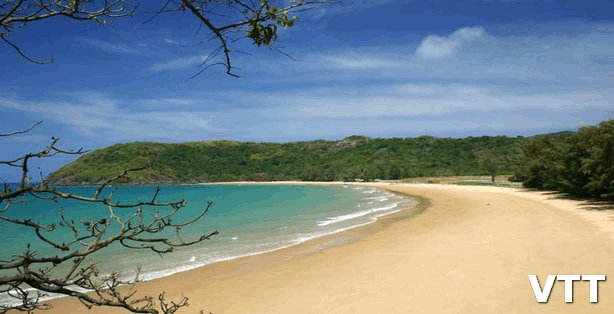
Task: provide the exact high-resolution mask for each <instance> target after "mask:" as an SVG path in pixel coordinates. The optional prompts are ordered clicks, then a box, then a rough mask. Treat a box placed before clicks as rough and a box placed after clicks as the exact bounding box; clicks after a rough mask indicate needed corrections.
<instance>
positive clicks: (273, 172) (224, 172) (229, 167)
mask: <svg viewBox="0 0 614 314" xmlns="http://www.w3.org/2000/svg"><path fill="white" fill-rule="evenodd" d="M524 140H525V139H524V138H510V137H504V136H496V137H487V136H483V137H467V138H463V139H456V138H436V137H431V136H421V137H418V138H389V139H384V138H368V137H363V136H351V137H348V138H345V139H343V140H340V141H324V140H318V141H311V142H293V143H284V144H279V143H239V142H230V141H204V142H192V143H176V144H164V143H145V142H137V143H129V144H117V145H113V146H110V147H107V148H104V149H99V150H95V151H93V152H91V153H88V154H86V155H84V156H82V157H80V158H79V159H77V160H76V161H74V162H72V163H70V164H68V165H66V166H64V167H62V168H60V169H59V170H57V171H56V172H54V173H53V174H51V175H50V176H49V180H50V182H53V183H55V184H95V183H98V182H100V181H101V180H103V179H104V178H106V177H109V176H112V175H114V174H116V173H118V172H119V171H120V170H121V168H122V167H126V166H129V167H131V166H138V165H141V164H143V163H151V168H150V169H146V170H144V171H141V172H138V173H133V174H130V175H129V176H128V177H127V179H126V180H125V181H124V183H131V184H154V183H158V184H160V183H161V184H172V183H195V182H214V181H242V180H255V181H265V180H266V181H268V180H297V179H298V180H305V181H333V180H338V181H344V180H352V181H353V180H354V179H365V180H368V181H369V180H374V179H400V178H406V177H417V176H435V175H484V174H490V171H488V170H487V169H486V168H484V166H483V165H482V164H481V163H480V158H479V157H480V156H481V155H483V153H484V151H491V152H496V154H497V155H498V156H501V158H500V163H499V165H498V167H499V171H500V172H501V173H512V172H513V170H514V169H513V168H514V160H515V159H517V157H518V154H519V153H520V152H519V150H518V145H519V143H520V142H522V141H524Z"/></svg>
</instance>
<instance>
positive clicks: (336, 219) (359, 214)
mask: <svg viewBox="0 0 614 314" xmlns="http://www.w3.org/2000/svg"><path fill="white" fill-rule="evenodd" d="M399 204H400V202H397V203H393V204H390V205H387V206H383V207H376V208H373V209H367V210H362V211H358V212H355V213H351V214H345V215H339V216H334V217H328V218H327V219H326V220H322V221H318V226H320V227H322V226H328V225H330V224H335V223H339V222H342V221H346V220H351V219H355V218H358V217H363V216H366V215H369V214H373V213H377V212H381V211H385V210H390V209H394V208H395V207H397V206H398V205H399Z"/></svg>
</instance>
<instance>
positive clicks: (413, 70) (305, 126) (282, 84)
mask: <svg viewBox="0 0 614 314" xmlns="http://www.w3.org/2000/svg"><path fill="white" fill-rule="evenodd" d="M155 3H156V2H155V1H151V2H148V4H155ZM145 11H147V10H146V8H145V9H143V8H142V10H140V12H141V13H139V14H137V15H135V16H134V17H132V18H128V19H122V20H115V21H114V22H113V23H112V24H111V25H107V26H101V25H97V24H88V23H79V22H75V21H70V20H61V19H58V20H49V21H47V22H41V23H38V24H31V25H30V26H28V27H27V28H26V29H24V30H21V31H19V32H18V33H15V34H13V35H12V37H11V38H12V39H13V40H14V41H16V42H18V43H20V45H21V46H22V47H23V49H24V50H25V51H27V52H28V54H30V55H31V56H33V57H36V58H39V59H44V58H49V57H52V58H53V59H54V62H53V63H52V64H49V65H35V64H30V63H27V62H25V61H24V60H23V59H21V58H20V57H18V56H17V55H16V54H15V53H14V51H12V50H11V49H10V48H9V47H7V46H5V45H4V46H0V58H1V59H2V60H3V62H2V71H0V82H1V84H0V132H3V131H9V130H16V129H22V128H24V127H27V126H29V125H30V124H31V123H33V122H35V121H38V120H44V123H43V125H41V126H40V127H38V128H37V129H36V130H35V131H34V132H31V133H30V134H27V135H23V136H19V137H11V138H3V139H2V141H1V142H0V159H3V160H4V159H8V158H10V157H13V156H16V155H18V154H21V153H24V152H27V151H34V150H37V149H38V148H40V147H41V146H42V145H44V144H45V143H47V142H48V139H49V138H50V137H51V136H59V137H61V138H62V142H63V145H64V147H68V148H79V147H84V148H86V149H96V148H100V147H105V146H108V145H111V144H114V143H118V142H133V141H162V142H182V141H199V140H207V139H231V140H239V141H273V142H287V141H296V140H313V139H340V138H343V137H346V136H349V135H353V134H360V135H368V136H373V137H393V136H396V137H408V136H419V135H424V134H430V135H436V136H448V137H462V136H468V135H509V136H517V135H525V136H527V135H534V134H539V133H545V132H553V131H560V130H575V129H577V128H578V127H581V126H583V125H589V124H595V123H597V122H599V121H602V120H605V119H609V118H612V117H613V116H614V103H613V102H612V99H614V89H613V88H612V86H614V3H613V2H612V1H608V0H603V1H575V0H570V1H545V0H544V1H537V0H535V1H529V0H527V1H522V0H518V1H513V0H509V1H504V0H499V1H497V0H481V1H478V0H474V1H435V0H433V1H427V0H422V1H421V0H414V1H392V0H389V1H386V0H382V1H375V0H372V1H367V0H355V1H351V0H346V1H344V3H342V4H335V5H327V6H322V7H319V8H316V9H314V10H312V11H309V12H306V13H304V15H303V16H302V20H301V21H300V23H298V24H297V25H296V26H295V27H294V28H292V29H289V30H284V31H282V32H281V33H280V40H279V42H278V47H280V48H283V50H284V51H285V52H287V53H288V54H290V55H292V56H293V57H294V58H296V59H299V61H292V60H290V59H288V58H286V57H285V56H283V55H281V54H279V53H277V52H274V51H270V50H268V49H266V48H264V49H263V48H260V49H256V48H255V47H251V45H250V44H249V43H247V42H240V43H237V44H236V46H235V47H236V48H237V49H241V50H243V51H246V52H248V53H249V55H246V54H235V55H234V56H233V58H234V59H233V62H234V64H235V65H236V66H237V67H239V68H240V70H238V71H237V72H238V73H239V74H241V75H242V77H241V78H239V79H237V78H232V77H230V76H227V75H225V74H224V71H223V69H222V68H212V69H210V70H208V71H206V72H205V73H203V74H202V75H200V76H198V77H196V78H194V79H191V80H189V78H190V77H191V76H192V75H193V74H194V73H196V72H197V71H198V64H199V63H200V62H201V61H202V59H203V58H204V56H206V55H207V54H208V53H209V52H210V51H211V50H212V49H214V48H215V47H216V43H215V42H211V41H208V40H207V39H206V34H197V32H196V30H197V21H196V20H195V19H194V18H192V17H191V16H183V17H182V16H178V15H168V16H162V17H160V18H157V19H155V20H154V21H152V22H151V23H147V24H143V22H144V21H145V20H146V19H147V18H148V17H149V16H150V15H149V14H148V13H146V12H145ZM68 160H69V159H66V158H59V159H54V160H49V161H45V162H43V163H42V164H41V166H42V168H43V172H45V173H48V172H50V171H53V170H54V169H56V168H57V167H58V166H60V165H61V164H63V163H65V162H67V161H68ZM0 179H2V180H8V181H11V180H15V179H16V176H15V173H13V172H10V171H9V170H7V169H0Z"/></svg>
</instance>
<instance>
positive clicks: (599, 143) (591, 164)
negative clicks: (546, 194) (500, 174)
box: [514, 120, 614, 200]
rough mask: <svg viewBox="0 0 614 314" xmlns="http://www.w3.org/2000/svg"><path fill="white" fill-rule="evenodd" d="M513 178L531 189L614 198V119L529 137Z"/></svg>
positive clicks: (523, 147)
mask: <svg viewBox="0 0 614 314" xmlns="http://www.w3.org/2000/svg"><path fill="white" fill-rule="evenodd" d="M521 149H522V157H521V158H520V160H519V161H518V164H519V167H518V169H517V171H516V173H515V175H514V177H515V179H517V180H519V181H522V182H523V185H524V186H526V187H530V188H538V189H545V190H556V191H560V192H563V193H568V194H570V195H574V196H580V197H591V198H601V199H610V200H611V199H614V192H613V191H614V120H607V121H603V122H601V123H600V124H599V125H597V126H587V127H583V128H581V129H580V130H579V131H578V132H577V133H574V132H562V133H558V134H550V135H545V136H537V137H535V138H531V139H529V140H528V141H526V142H525V143H523V144H522V145H521Z"/></svg>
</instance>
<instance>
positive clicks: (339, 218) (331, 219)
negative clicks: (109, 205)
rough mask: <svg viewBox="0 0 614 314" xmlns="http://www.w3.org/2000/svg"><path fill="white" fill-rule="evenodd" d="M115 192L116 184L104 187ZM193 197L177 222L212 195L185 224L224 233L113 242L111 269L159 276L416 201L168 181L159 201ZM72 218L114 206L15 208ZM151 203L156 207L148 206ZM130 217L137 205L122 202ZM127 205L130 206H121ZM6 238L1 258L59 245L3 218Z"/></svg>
mask: <svg viewBox="0 0 614 314" xmlns="http://www.w3.org/2000/svg"><path fill="white" fill-rule="evenodd" d="M64 189H65V190H66V191H67V192H71V193H75V194H80V195H92V194H93V192H94V188H91V187H67V188H64ZM154 191H155V187H146V186H138V187H119V188H118V190H117V191H116V192H115V196H114V199H118V200H122V202H129V201H137V200H149V199H151V196H152V195H153V193H154ZM105 192H109V191H105ZM179 199H185V200H186V201H187V205H186V207H184V208H183V209H182V210H181V211H180V212H179V214H178V215H177V216H176V217H175V219H174V221H175V222H180V221H182V220H188V219H190V218H191V217H193V216H194V215H196V214H198V213H199V212H200V210H202V208H203V206H205V204H206V202H207V201H212V202H213V207H212V208H211V209H210V211H209V213H208V214H207V215H206V216H205V217H204V218H202V219H201V220H200V221H198V222H196V223H194V224H192V225H190V226H189V227H188V228H185V229H184V230H182V231H183V236H184V239H185V240H189V239H191V238H195V237H197V236H199V235H201V234H203V233H209V232H212V231H214V230H218V231H219V232H220V234H219V235H217V236H215V237H213V238H212V239H211V240H209V241H205V242H202V243H199V244H196V245H193V246H190V247H183V248H179V249H176V250H175V251H174V252H172V253H169V254H163V255H162V256H160V255H158V254H156V253H153V252H151V251H141V250H129V249H125V248H122V247H119V246H112V247H109V248H107V249H105V250H103V251H101V252H100V254H96V255H95V256H94V258H95V259H97V260H98V261H100V262H101V264H100V268H101V269H102V270H103V271H104V272H110V271H120V272H121V273H122V274H123V275H125V276H130V275H133V274H135V271H136V268H137V266H140V267H141V276H142V277H141V278H142V279H152V278H158V277H162V276H166V275H169V274H172V273H175V272H178V271H183V270H188V269H192V268H195V267H199V266H203V265H206V264H209V263H213V262H217V261H222V260H227V259H232V258H237V257H241V256H246V255H252V254H258V253H262V252H267V251H272V250H277V249H280V248H284V247H288V246H292V245H296V244H298V243H301V242H304V241H307V240H309V239H313V238H317V237H321V236H323V235H327V234H331V233H335V232H339V231H341V230H345V229H348V228H352V227H355V226H359V225H364V224H367V223H370V222H373V221H376V220H377V218H378V217H381V216H383V215H386V214H390V213H393V212H396V211H398V210H400V209H401V208H406V207H409V206H412V205H414V204H415V201H414V200H412V199H409V198H405V197H401V196H398V195H394V194H392V193H390V192H387V191H383V190H378V189H373V188H365V187H357V186H301V185H292V186H289V185H220V186H202V185H200V186H196V185H195V186H163V187H161V191H160V194H159V200H160V201H175V200H179ZM60 207H62V208H63V209H64V213H65V215H66V216H67V217H69V219H74V220H75V221H79V220H80V219H87V218H96V219H100V218H104V217H106V215H107V214H108V210H107V209H106V208H105V207H104V206H102V207H101V206H99V205H96V204H84V203H83V202H75V201H61V202H59V203H58V204H54V203H52V202H49V201H44V200H40V199H34V198H29V199H27V200H26V202H25V203H24V204H17V205H15V207H14V208H12V209H11V210H10V213H11V215H13V217H15V216H18V217H28V218H31V219H32V220H33V221H38V222H41V223H52V222H58V208H60ZM145 210H150V211H151V208H150V209H147V208H145ZM116 211H117V213H118V214H120V215H122V216H125V215H128V214H130V213H131V212H132V211H133V210H132V209H127V210H122V209H116ZM122 211H123V212H122ZM51 235H54V237H55V239H61V240H68V239H69V238H70V237H69V233H68V230H67V229H66V228H59V229H58V230H57V231H55V232H53V233H51V234H50V236H51ZM0 238H1V239H2V240H3V244H2V252H1V253H0V259H2V260H7V259H9V258H10V257H11V256H12V255H14V254H18V253H20V252H23V251H24V249H25V246H26V244H27V243H31V244H32V248H33V249H34V250H36V251H37V252H38V255H44V254H48V253H51V252H53V253H54V254H56V253H57V251H54V250H53V249H51V248H50V246H49V245H46V244H45V243H40V242H41V241H37V240H36V236H35V234H34V232H33V231H32V230H30V229H27V228H24V227H20V226H15V225H12V224H7V223H5V222H2V223H1V225H0Z"/></svg>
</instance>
